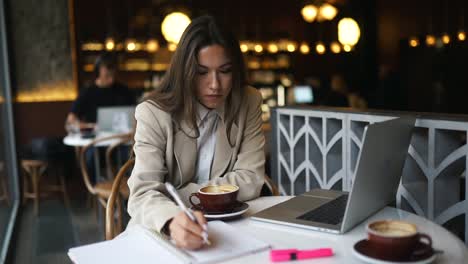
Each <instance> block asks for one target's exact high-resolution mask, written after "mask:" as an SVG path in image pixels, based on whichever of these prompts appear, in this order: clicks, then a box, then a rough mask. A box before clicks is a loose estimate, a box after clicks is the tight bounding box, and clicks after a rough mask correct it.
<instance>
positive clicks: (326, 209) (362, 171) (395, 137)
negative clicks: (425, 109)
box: [252, 117, 415, 234]
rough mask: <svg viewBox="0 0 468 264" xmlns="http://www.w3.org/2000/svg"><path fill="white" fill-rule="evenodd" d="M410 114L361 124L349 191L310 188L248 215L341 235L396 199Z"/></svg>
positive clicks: (408, 134) (412, 121)
mask: <svg viewBox="0 0 468 264" xmlns="http://www.w3.org/2000/svg"><path fill="white" fill-rule="evenodd" d="M414 123H415V119H414V118H407V117H404V118H397V119H393V120H389V121H385V122H380V123H375V124H371V125H368V126H366V128H365V130H364V143H363V146H362V149H361V152H360V154H359V157H358V163H357V166H356V174H355V177H354V182H353V185H352V188H351V192H349V193H348V192H341V191H334V190H322V189H314V190H312V191H309V192H306V193H304V194H302V195H300V196H297V197H294V198H292V199H290V200H288V201H285V202H283V203H280V204H277V205H275V206H273V207H270V208H268V209H265V210H263V211H261V212H258V213H257V214H255V215H253V216H252V219H254V220H258V221H264V222H271V223H278V224H284V225H289V226H295V227H301V228H306V229H312V230H317V231H323V232H331V233H337V234H341V233H345V232H347V231H348V230H350V229H351V228H353V227H354V226H356V225H357V224H359V223H361V222H362V221H364V220H365V219H366V218H367V217H369V216H370V215H372V214H374V213H375V212H377V211H378V210H380V209H381V208H383V207H385V206H387V205H388V204H389V203H391V202H392V201H394V200H395V197H396V192H397V189H398V185H399V183H400V178H401V173H402V170H403V165H404V163H405V160H406V156H407V153H408V148H409V144H410V141H411V132H412V129H413V127H414Z"/></svg>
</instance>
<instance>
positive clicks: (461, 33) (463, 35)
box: [457, 30, 466, 41]
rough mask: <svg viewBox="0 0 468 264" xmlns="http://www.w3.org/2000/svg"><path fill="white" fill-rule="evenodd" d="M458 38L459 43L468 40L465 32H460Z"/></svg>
mask: <svg viewBox="0 0 468 264" xmlns="http://www.w3.org/2000/svg"><path fill="white" fill-rule="evenodd" d="M457 38H458V40H459V41H465V40H466V33H465V31H463V30H460V31H458V34H457Z"/></svg>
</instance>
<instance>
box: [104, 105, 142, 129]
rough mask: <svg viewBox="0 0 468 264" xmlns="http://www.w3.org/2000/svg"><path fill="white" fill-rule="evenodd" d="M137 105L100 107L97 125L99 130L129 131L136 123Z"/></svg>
mask: <svg viewBox="0 0 468 264" xmlns="http://www.w3.org/2000/svg"><path fill="white" fill-rule="evenodd" d="M134 114H135V106H110V107H99V108H98V110H97V127H98V130H99V131H104V132H113V133H128V132H130V131H132V129H133V124H134V119H135V118H134Z"/></svg>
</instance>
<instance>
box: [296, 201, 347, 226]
mask: <svg viewBox="0 0 468 264" xmlns="http://www.w3.org/2000/svg"><path fill="white" fill-rule="evenodd" d="M347 201H348V195H347V194H343V195H341V196H340V197H338V198H336V199H335V200H332V201H330V202H328V203H326V204H323V205H321V206H319V207H317V208H315V209H313V210H312V211H309V212H307V213H305V214H303V215H301V216H299V217H298V219H302V220H308V221H313V222H318V223H325V224H331V225H337V224H339V223H341V221H343V216H344V213H345V209H346V202H347Z"/></svg>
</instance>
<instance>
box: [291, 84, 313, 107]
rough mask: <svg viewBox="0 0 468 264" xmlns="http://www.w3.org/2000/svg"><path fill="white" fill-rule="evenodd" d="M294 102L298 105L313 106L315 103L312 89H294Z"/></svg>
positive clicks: (299, 86)
mask: <svg viewBox="0 0 468 264" xmlns="http://www.w3.org/2000/svg"><path fill="white" fill-rule="evenodd" d="M293 93H294V102H295V103H296V104H311V103H313V102H314V94H313V91H312V87H310V86H308V85H298V86H295V87H294V88H293Z"/></svg>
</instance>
